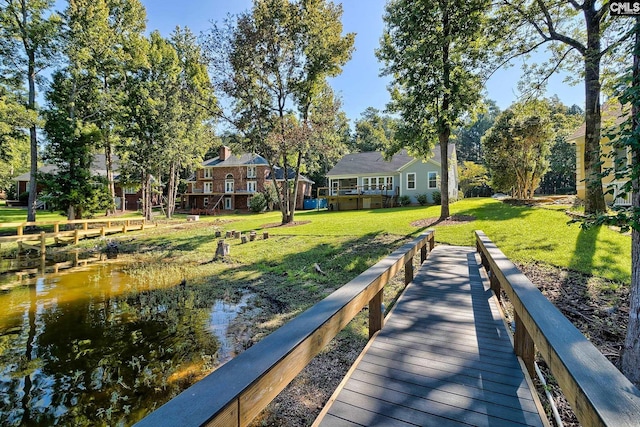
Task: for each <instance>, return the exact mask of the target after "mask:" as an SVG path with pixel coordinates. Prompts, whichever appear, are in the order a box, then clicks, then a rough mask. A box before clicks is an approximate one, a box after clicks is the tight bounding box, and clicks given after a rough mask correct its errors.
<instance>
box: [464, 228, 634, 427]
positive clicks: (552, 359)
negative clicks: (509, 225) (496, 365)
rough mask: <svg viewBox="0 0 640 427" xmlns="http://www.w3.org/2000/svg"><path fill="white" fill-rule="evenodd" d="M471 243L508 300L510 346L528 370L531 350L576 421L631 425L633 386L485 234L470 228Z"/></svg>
mask: <svg viewBox="0 0 640 427" xmlns="http://www.w3.org/2000/svg"><path fill="white" fill-rule="evenodd" d="M475 234H476V247H477V249H478V252H479V253H480V257H481V259H482V264H483V266H484V268H485V269H486V270H487V272H488V273H489V278H490V282H491V288H492V289H493V291H494V293H495V294H496V295H497V296H498V297H500V295H501V291H504V293H505V294H506V296H507V297H508V298H509V301H510V302H511V304H512V305H513V309H514V313H515V323H516V330H515V335H514V349H515V352H516V354H517V355H518V356H520V357H521V358H522V360H523V361H524V363H525V365H526V367H527V370H528V371H529V374H530V375H531V376H533V375H534V360H535V351H536V350H537V351H538V352H539V354H540V355H541V357H542V358H543V359H544V360H545V362H546V363H547V364H548V365H549V368H550V369H551V373H552V374H553V376H554V377H555V379H556V380H557V382H558V385H559V386H560V388H561V389H562V391H563V393H564V395H565V396H566V398H567V400H568V401H569V403H570V404H571V407H572V408H573V411H574V412H575V414H576V416H577V417H578V420H579V421H580V424H581V425H582V426H585V427H590V426H610V427H631V426H635V427H637V426H638V425H640V390H638V389H637V388H636V387H635V386H634V385H633V384H632V383H631V382H630V381H629V380H628V379H627V378H626V377H625V376H624V375H622V373H620V371H618V370H617V369H616V368H615V366H613V365H612V364H611V363H610V362H609V361H608V360H607V358H606V357H604V355H603V354H602V353H601V352H600V351H599V350H598V349H597V348H596V347H595V346H594V345H593V344H591V342H589V340H587V338H585V336H584V335H582V333H581V332H580V331H579V330H578V329H577V328H576V327H575V326H573V324H572V323H571V322H570V321H569V320H568V319H567V318H566V317H564V316H563V315H562V313H560V311H558V309H557V308H556V307H555V306H554V305H553V304H552V303H551V302H549V300H548V299H547V298H545V296H544V295H542V294H541V293H540V291H538V289H537V288H536V287H535V286H534V285H533V283H531V281H530V280H529V279H528V278H527V277H526V276H525V275H524V274H522V273H521V272H520V270H518V268H517V267H516V266H515V265H514V264H513V263H512V262H511V261H510V260H509V259H508V258H507V257H506V256H505V255H504V254H503V253H502V252H501V251H500V250H499V249H498V248H497V247H496V245H495V244H494V243H493V242H492V241H491V240H489V238H487V236H486V235H485V234H484V233H483V232H482V231H476V233H475Z"/></svg>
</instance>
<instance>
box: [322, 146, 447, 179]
mask: <svg viewBox="0 0 640 427" xmlns="http://www.w3.org/2000/svg"><path fill="white" fill-rule="evenodd" d="M454 151H455V144H449V156H450V157H451V156H453V153H454ZM432 154H433V156H432V157H431V158H430V159H429V160H432V161H434V162H436V163H438V164H440V145H436V146H435V147H434V148H433V151H432ZM413 160H415V158H414V157H413V156H410V155H409V154H408V153H407V150H402V151H400V152H398V153H397V154H395V155H394V156H393V157H392V158H391V160H389V161H386V160H385V159H384V157H383V156H382V153H381V152H378V151H370V152H366V153H352V154H347V155H346V156H344V157H343V158H342V159H340V161H339V162H338V163H336V165H335V166H334V167H333V169H331V170H330V171H329V172H327V176H338V175H359V174H369V173H393V172H398V171H400V169H402V168H403V167H404V166H406V165H407V164H409V163H411V162H412V161H413Z"/></svg>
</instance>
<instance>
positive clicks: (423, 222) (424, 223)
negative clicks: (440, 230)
mask: <svg viewBox="0 0 640 427" xmlns="http://www.w3.org/2000/svg"><path fill="white" fill-rule="evenodd" d="M475 219H476V217H474V216H471V215H451V216H450V217H448V218H447V219H444V220H441V219H440V218H437V217H434V218H425V219H419V220H417V221H413V222H412V223H411V225H412V226H413V227H431V226H434V225H459V224H463V223H467V222H471V221H475Z"/></svg>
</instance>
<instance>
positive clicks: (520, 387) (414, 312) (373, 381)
mask: <svg viewBox="0 0 640 427" xmlns="http://www.w3.org/2000/svg"><path fill="white" fill-rule="evenodd" d="M423 267H427V268H420V270H419V271H418V273H417V274H416V276H415V278H414V280H413V282H412V283H411V284H410V285H409V286H408V287H407V289H406V290H405V292H404V293H403V295H402V296H401V298H400V299H399V300H398V303H397V304H396V306H395V307H394V309H393V310H392V312H391V314H390V315H389V316H388V317H387V319H386V323H385V325H384V327H383V329H382V330H381V331H380V332H379V333H378V335H377V336H376V337H375V338H374V339H373V340H372V341H371V342H370V343H369V344H368V346H367V348H366V349H365V351H364V352H363V354H362V355H361V357H360V360H359V361H358V362H357V363H356V365H354V367H353V368H352V370H351V372H350V374H349V375H348V376H347V378H346V379H345V381H344V382H343V384H341V386H340V388H339V389H338V390H337V391H336V394H334V396H333V397H332V399H331V400H330V402H329V403H328V404H327V407H326V408H325V409H324V410H323V413H322V414H321V416H320V417H319V418H318V420H317V421H316V423H317V424H318V425H320V426H323V427H327V426H415V425H418V426H437V427H445V426H523V425H525V426H543V425H547V421H546V420H545V421H543V420H542V419H541V417H540V415H539V412H538V408H539V406H538V405H537V404H536V402H537V401H536V400H534V398H533V397H532V391H531V389H530V387H529V383H528V381H527V380H526V379H525V376H524V374H523V372H522V368H521V365H520V363H519V362H518V360H517V358H516V356H515V354H514V352H513V346H512V344H511V341H510V338H509V334H508V333H507V330H506V328H505V325H504V323H503V321H502V318H501V315H500V312H499V310H498V308H497V306H496V302H495V299H494V298H493V294H492V292H491V291H490V290H488V283H486V282H487V280H486V278H485V280H483V276H481V274H480V268H479V267H480V262H479V257H478V256H477V255H476V251H475V248H467V247H455V246H438V247H436V248H435V249H434V251H433V252H432V253H431V254H430V256H429V258H428V260H427V261H426V263H425V264H424V266H423Z"/></svg>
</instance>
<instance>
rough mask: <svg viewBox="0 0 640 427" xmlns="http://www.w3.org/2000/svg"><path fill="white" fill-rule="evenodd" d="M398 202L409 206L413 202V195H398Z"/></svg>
mask: <svg viewBox="0 0 640 427" xmlns="http://www.w3.org/2000/svg"><path fill="white" fill-rule="evenodd" d="M398 203H399V204H400V206H409V205H410V204H411V197H409V196H407V195H406V194H404V195H402V196H400V197H398Z"/></svg>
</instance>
